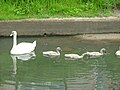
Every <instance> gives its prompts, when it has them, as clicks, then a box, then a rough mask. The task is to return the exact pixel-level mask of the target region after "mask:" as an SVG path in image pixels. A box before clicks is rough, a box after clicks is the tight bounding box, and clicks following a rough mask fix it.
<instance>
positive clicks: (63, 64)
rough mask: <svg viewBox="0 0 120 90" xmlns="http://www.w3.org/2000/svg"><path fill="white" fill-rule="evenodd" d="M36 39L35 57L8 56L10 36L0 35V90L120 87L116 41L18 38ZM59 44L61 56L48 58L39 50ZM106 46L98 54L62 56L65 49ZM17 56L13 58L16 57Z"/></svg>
mask: <svg viewBox="0 0 120 90" xmlns="http://www.w3.org/2000/svg"><path fill="white" fill-rule="evenodd" d="M34 40H36V41H37V47H36V50H35V54H36V57H32V58H30V59H29V60H21V59H18V57H17V56H11V55H10V54H9V51H10V49H11V47H12V38H0V90H120V58H118V57H116V56H115V52H116V50H118V46H119V45H120V41H107V40H106V41H87V40H81V39H78V38H75V37H39V38H37V37H36V38H28V37H24V38H19V39H18V42H21V41H28V42H33V41H34ZM57 46H60V47H61V48H62V52H61V56H60V57H55V58H48V57H44V56H43V55H42V52H43V51H47V50H55V49H56V47H57ZM102 47H104V48H106V50H107V54H106V55H105V56H103V57H99V58H87V57H85V58H83V59H79V60H66V59H65V58H64V54H65V53H78V54H82V53H84V52H86V51H99V50H100V49H101V48H102ZM16 57H17V58H16Z"/></svg>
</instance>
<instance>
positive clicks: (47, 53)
mask: <svg viewBox="0 0 120 90" xmlns="http://www.w3.org/2000/svg"><path fill="white" fill-rule="evenodd" d="M43 54H44V55H58V53H57V52H55V51H46V52H43Z"/></svg>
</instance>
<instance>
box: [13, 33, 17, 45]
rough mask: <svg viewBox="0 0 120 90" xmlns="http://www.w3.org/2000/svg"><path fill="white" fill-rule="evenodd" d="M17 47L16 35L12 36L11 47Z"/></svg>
mask: <svg viewBox="0 0 120 90" xmlns="http://www.w3.org/2000/svg"><path fill="white" fill-rule="evenodd" d="M16 45H17V34H16V35H14V36H13V47H14V46H16Z"/></svg>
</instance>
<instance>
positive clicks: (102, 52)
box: [86, 48, 106, 57]
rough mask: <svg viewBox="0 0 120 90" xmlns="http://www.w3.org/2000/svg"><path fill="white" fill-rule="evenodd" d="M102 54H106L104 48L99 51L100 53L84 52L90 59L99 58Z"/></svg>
mask: <svg viewBox="0 0 120 90" xmlns="http://www.w3.org/2000/svg"><path fill="white" fill-rule="evenodd" d="M104 52H106V49H105V48H102V49H101V50H100V52H86V53H87V55H89V56H90V57H99V56H102V55H104Z"/></svg>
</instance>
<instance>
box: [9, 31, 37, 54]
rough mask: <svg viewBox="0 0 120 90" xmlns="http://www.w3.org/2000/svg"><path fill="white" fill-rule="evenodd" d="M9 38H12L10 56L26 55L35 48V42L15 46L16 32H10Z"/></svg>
mask: <svg viewBox="0 0 120 90" xmlns="http://www.w3.org/2000/svg"><path fill="white" fill-rule="evenodd" d="M10 36H13V47H12V49H11V51H10V53H11V54H26V53H31V52H32V51H34V49H35V47H36V41H34V42H33V43H27V42H22V43H19V44H17V32H16V31H12V33H11V35H10Z"/></svg>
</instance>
